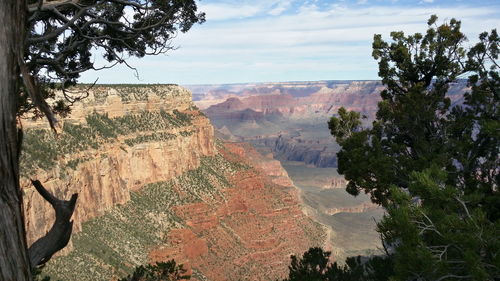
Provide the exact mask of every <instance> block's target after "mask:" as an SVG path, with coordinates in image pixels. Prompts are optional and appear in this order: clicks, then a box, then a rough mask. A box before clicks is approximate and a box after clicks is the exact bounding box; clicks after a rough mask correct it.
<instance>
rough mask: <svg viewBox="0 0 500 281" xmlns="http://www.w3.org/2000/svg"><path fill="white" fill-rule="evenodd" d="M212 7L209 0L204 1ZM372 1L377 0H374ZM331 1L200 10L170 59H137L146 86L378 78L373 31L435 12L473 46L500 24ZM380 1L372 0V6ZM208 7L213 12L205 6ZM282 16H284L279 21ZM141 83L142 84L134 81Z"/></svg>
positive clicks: (469, 10)
mask: <svg viewBox="0 0 500 281" xmlns="http://www.w3.org/2000/svg"><path fill="white" fill-rule="evenodd" d="M204 1H206V2H209V0H204ZM372 2H373V1H372ZM372 2H370V3H366V4H365V5H362V6H360V5H356V4H354V5H349V4H348V3H347V4H346V3H340V4H339V3H338V2H337V3H336V4H331V2H329V1H323V2H322V1H308V2H302V1H285V0H279V1H278V0H274V1H271V0H267V1H264V0H255V1H252V3H254V5H252V3H250V2H249V1H246V0H243V1H241V2H240V4H238V5H236V4H234V2H232V3H230V2H209V3H207V4H204V6H201V7H200V10H201V11H205V12H207V22H206V23H205V24H203V25H201V26H194V27H193V29H192V30H190V31H189V32H188V33H186V34H179V36H178V38H176V40H175V41H174V45H177V46H180V49H178V50H176V51H173V52H171V53H169V56H167V57H164V56H161V57H153V58H144V59H141V60H134V61H132V65H134V66H136V67H137V68H138V70H139V72H140V73H141V76H142V77H143V78H144V80H143V81H141V82H145V83H157V82H158V83H166V82H173V83H190V84H196V83H223V82H246V81H272V80H276V81H286V80H318V79H377V64H376V62H375V61H374V60H373V58H372V57H371V43H372V40H373V35H374V34H376V33H377V34H382V35H383V37H384V38H388V37H389V33H390V32H391V31H394V30H402V31H404V32H405V33H414V32H423V31H425V29H426V28H427V25H426V22H427V19H428V18H429V16H430V15H432V14H437V15H438V16H439V20H438V22H439V21H441V20H449V19H451V18H453V17H455V18H457V19H460V20H461V21H462V30H463V31H464V33H466V35H467V36H468V37H469V39H470V40H471V41H470V42H469V44H472V43H473V42H474V41H475V40H476V38H477V35H478V34H479V33H480V32H482V31H486V30H491V29H493V28H496V27H498V26H500V16H499V15H498V14H497V13H495V12H496V11H497V10H498V7H496V8H497V9H495V7H491V6H477V5H476V6H467V5H461V6H459V5H454V6H449V7H446V6H443V5H440V6H429V5H434V4H429V5H425V6H415V5H413V6H404V5H390V6H387V5H386V6H380V5H379V6H377V5H373V4H372ZM373 3H375V2H373ZM207 7H208V9H207ZM277 15H279V16H277ZM122 73H123V69H117V70H116V71H115V70H110V71H109V72H102V74H101V73H93V74H92V75H90V74H85V76H84V77H85V78H84V79H85V81H93V79H95V77H96V76H101V77H102V79H101V80H99V81H100V82H103V83H104V82H109V83H112V82H114V83H118V82H127V81H128V82H134V80H133V74H131V75H130V77H132V78H130V79H129V80H127V81H123V75H122ZM135 82H137V81H135Z"/></svg>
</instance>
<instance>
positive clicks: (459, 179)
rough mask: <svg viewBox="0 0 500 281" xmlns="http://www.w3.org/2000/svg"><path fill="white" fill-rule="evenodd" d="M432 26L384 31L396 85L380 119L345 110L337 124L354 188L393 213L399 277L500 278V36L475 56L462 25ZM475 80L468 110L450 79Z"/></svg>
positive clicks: (380, 45) (388, 234)
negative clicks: (454, 97) (455, 101)
mask: <svg viewBox="0 0 500 281" xmlns="http://www.w3.org/2000/svg"><path fill="white" fill-rule="evenodd" d="M436 20H437V17H436V16H432V17H431V18H430V20H429V22H428V25H429V29H428V30H427V32H426V33H425V34H420V33H416V34H414V35H408V36H406V35H405V34H404V33H403V32H392V33H391V37H392V41H393V42H391V43H387V42H385V41H384V40H382V37H381V36H380V35H375V37H374V43H373V57H374V58H375V59H376V60H378V62H379V75H380V76H381V78H382V83H383V84H384V85H385V86H386V89H385V90H384V91H382V93H381V97H382V101H381V102H380V103H379V110H378V112H377V115H376V120H375V121H374V122H373V124H372V126H371V127H370V128H362V127H361V122H359V114H355V113H352V112H347V111H346V110H345V109H341V110H339V116H338V117H332V119H331V120H330V122H329V127H330V130H331V133H332V135H334V136H335V137H336V138H337V141H338V143H339V144H340V145H341V146H342V150H341V151H340V152H339V153H338V161H339V163H338V164H339V172H340V173H341V174H343V175H344V176H345V177H346V179H347V180H348V181H349V184H348V187H347V191H348V192H349V193H351V194H353V195H357V194H358V193H359V192H360V191H362V190H364V191H365V192H366V193H369V194H370V195H371V198H372V201H373V202H375V203H378V204H381V205H382V206H384V207H385V208H386V209H387V215H386V216H385V217H384V219H383V220H382V222H380V223H379V231H380V232H381V234H382V236H383V242H384V243H385V244H386V245H388V246H389V249H390V253H391V255H393V256H392V257H391V259H393V262H394V271H395V275H394V277H395V278H396V279H397V280H458V279H466V280H493V279H494V278H497V277H498V276H500V243H499V239H498V237H499V235H500V220H499V218H500V212H499V208H500V193H499V190H498V180H499V169H498V167H499V157H498V155H499V152H500V123H499V114H498V113H499V112H498V110H499V108H500V103H499V93H500V91H499V90H500V79H499V74H498V67H499V64H498V43H499V37H498V34H497V32H496V30H492V31H491V33H486V32H485V33H482V34H481V35H480V36H479V39H480V41H479V43H477V44H476V45H475V46H474V47H473V48H471V49H469V50H465V48H464V47H463V45H464V44H463V43H464V42H465V40H466V38H465V36H464V35H463V33H462V32H461V31H460V22H459V21H457V20H455V19H451V20H450V22H449V23H445V24H442V25H440V26H437V25H436ZM467 74H468V75H470V76H469V82H468V83H469V84H468V85H469V87H470V91H469V93H467V94H466V95H465V96H464V100H463V104H459V105H455V106H451V102H450V99H449V98H448V97H446V93H447V91H448V89H449V86H450V83H453V82H454V81H456V80H457V78H459V77H460V75H467Z"/></svg>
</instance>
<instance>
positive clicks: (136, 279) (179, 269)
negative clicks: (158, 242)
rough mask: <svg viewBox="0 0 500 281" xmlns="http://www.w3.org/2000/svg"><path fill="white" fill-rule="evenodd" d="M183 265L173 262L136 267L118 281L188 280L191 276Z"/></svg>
mask: <svg viewBox="0 0 500 281" xmlns="http://www.w3.org/2000/svg"><path fill="white" fill-rule="evenodd" d="M186 272H187V270H186V269H184V267H183V265H182V264H181V265H177V264H176V262H175V261H174V260H170V261H167V262H157V263H156V264H154V265H151V264H148V265H146V266H143V265H141V266H138V267H136V268H135V270H134V272H133V273H132V275H129V276H127V277H125V278H122V279H120V280H119V281H178V280H189V279H191V276H189V275H187V274H186Z"/></svg>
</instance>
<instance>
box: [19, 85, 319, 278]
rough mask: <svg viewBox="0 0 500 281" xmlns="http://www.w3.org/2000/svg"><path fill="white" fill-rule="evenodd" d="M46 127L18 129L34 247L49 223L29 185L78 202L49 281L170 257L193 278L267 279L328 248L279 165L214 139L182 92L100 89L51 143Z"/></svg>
mask: <svg viewBox="0 0 500 281" xmlns="http://www.w3.org/2000/svg"><path fill="white" fill-rule="evenodd" d="M42 124H43V122H27V123H26V122H25V124H24V125H25V127H27V128H29V129H27V130H26V137H25V142H24V151H23V155H22V166H23V171H22V173H23V175H24V176H23V181H22V186H23V192H24V201H25V204H24V207H25V217H26V229H27V232H28V241H29V243H33V241H34V240H35V239H37V238H38V237H39V236H41V235H43V234H44V233H45V232H46V231H47V227H49V226H50V221H51V220H53V216H54V215H53V213H52V212H51V208H50V207H48V205H47V203H46V202H45V201H43V199H42V198H41V197H40V196H39V195H38V194H37V193H36V191H34V189H33V188H32V187H31V186H30V185H29V182H28V179H29V178H36V179H39V180H40V181H41V182H42V183H44V185H45V186H46V188H47V189H49V190H50V191H51V192H52V193H54V194H55V195H56V196H58V197H60V198H65V197H68V196H69V194H72V193H79V199H78V202H77V206H76V210H75V214H74V216H73V219H74V225H75V227H74V228H75V230H74V234H73V237H72V242H70V243H71V245H70V246H69V247H68V248H67V249H65V250H64V252H63V253H62V255H61V254H59V256H57V257H54V258H53V259H52V260H51V261H49V263H48V264H47V266H46V268H45V269H44V272H45V273H47V274H49V275H50V276H53V278H54V279H62V280H110V279H112V278H116V277H117V276H124V275H126V274H127V273H129V272H130V271H131V269H132V268H133V267H134V266H137V265H139V264H145V263H148V262H154V261H162V260H166V259H171V258H175V259H176V260H177V261H178V262H180V263H184V264H186V266H187V267H188V268H189V269H190V272H191V274H192V276H193V279H194V280H268V279H269V278H271V279H273V278H274V279H275V278H280V277H283V276H284V274H285V273H286V271H287V264H288V263H289V256H290V254H299V253H302V252H303V251H305V250H307V249H308V248H309V247H311V246H318V245H323V243H324V242H325V232H324V229H323V227H322V226H321V225H319V224H318V223H315V222H314V221H312V220H311V219H310V218H308V217H306V216H305V215H304V214H303V213H302V211H301V207H300V203H299V198H298V194H297V190H296V189H295V188H294V187H293V186H292V185H291V182H290V179H289V178H288V176H287V174H286V171H284V169H283V168H282V167H281V165H280V164H279V162H278V161H277V160H274V159H272V157H271V158H270V157H264V156H262V155H260V154H259V153H257V152H256V151H255V150H254V149H252V147H251V146H249V145H248V144H224V143H222V142H220V141H216V140H215V137H214V129H213V127H212V126H211V125H210V122H209V121H208V119H207V118H206V117H205V116H204V115H203V114H200V112H199V111H197V110H196V109H195V107H194V105H193V104H192V102H191V96H190V94H189V92H188V91H186V90H184V89H183V88H180V87H178V86H172V85H171V86H161V85H157V86H126V85H124V86H109V87H108V86H99V87H97V88H95V89H93V90H92V91H91V93H90V96H89V98H87V99H85V100H84V103H82V104H79V105H76V107H75V108H74V109H73V113H72V115H71V116H70V117H69V118H67V119H65V120H63V126H62V130H61V132H60V134H59V135H58V136H57V137H55V136H54V135H53V134H52V133H51V132H49V131H48V130H47V129H46V128H42V127H41V126H42Z"/></svg>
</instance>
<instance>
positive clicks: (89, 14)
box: [16, 0, 205, 117]
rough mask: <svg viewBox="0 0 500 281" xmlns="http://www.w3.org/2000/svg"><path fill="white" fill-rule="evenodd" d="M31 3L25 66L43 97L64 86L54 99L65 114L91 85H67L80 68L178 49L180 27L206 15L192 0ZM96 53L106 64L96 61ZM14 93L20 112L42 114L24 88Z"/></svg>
mask: <svg viewBox="0 0 500 281" xmlns="http://www.w3.org/2000/svg"><path fill="white" fill-rule="evenodd" d="M27 5H28V6H29V7H30V8H29V9H26V15H25V18H26V27H27V30H26V31H27V32H26V34H27V36H26V38H25V39H24V40H25V47H24V54H22V55H23V57H24V58H25V62H26V67H27V71H28V73H29V74H30V75H31V77H33V78H34V82H35V83H34V84H35V85H36V88H37V90H38V91H36V94H37V95H38V96H39V98H40V99H41V100H47V99H54V97H55V90H56V89H57V90H63V91H62V92H63V93H62V94H63V95H59V96H57V97H56V102H55V104H52V105H50V106H51V109H52V112H54V113H56V114H57V113H58V114H61V115H62V116H64V115H66V114H67V113H68V112H69V110H70V107H69V106H68V104H70V103H72V102H74V101H78V100H79V99H81V98H84V97H85V96H86V91H87V90H88V89H84V91H78V92H72V91H68V88H69V87H71V86H74V85H76V83H77V81H78V79H79V77H80V73H82V72H85V71H88V70H91V69H94V70H99V69H105V68H110V67H113V66H114V65H116V64H118V63H120V64H122V63H124V64H125V65H127V66H129V65H128V64H127V62H126V59H124V58H129V57H138V58H141V57H144V56H145V55H158V54H161V53H165V52H167V51H171V50H173V49H175V48H173V47H172V45H171V43H172V42H171V41H172V39H173V38H175V35H176V34H177V33H178V32H187V31H188V30H189V29H190V28H191V27H192V26H193V25H194V24H196V23H203V22H204V21H205V14H204V13H199V12H197V9H198V8H197V3H196V1H194V0H169V1H164V0H161V1H160V0H151V1H80V2H79V3H78V5H73V4H71V3H62V4H61V5H52V4H48V3H41V2H40V4H39V2H38V1H36V0H29V1H27ZM41 11H44V12H41ZM69 22H71V23H72V24H68V23H69ZM35 27H36V28H35ZM38 27H39V28H38ZM91 50H99V51H97V52H91ZM96 54H99V55H100V56H102V58H103V59H104V60H105V61H106V62H107V63H108V64H107V65H105V66H103V67H95V66H94V61H95V57H94V56H95V55H96ZM129 67H130V66H129ZM18 76H20V75H18ZM19 79H21V77H19ZM20 84H22V83H20ZM16 94H17V95H18V96H19V102H18V104H19V109H18V112H19V115H22V114H24V113H25V112H28V111H31V112H33V113H34V116H35V117H41V116H42V114H41V113H40V111H39V110H37V109H36V108H35V104H34V102H33V101H32V100H31V98H29V97H28V94H27V90H26V89H24V88H21V89H19V92H18V93H16ZM101 94H104V93H98V94H97V95H96V101H97V102H98V103H101V102H103V101H104V100H105V94H104V95H101ZM133 94H134V95H135V96H136V100H141V101H145V100H147V99H148V95H147V93H144V92H140V91H138V92H134V93H133ZM123 97H124V99H127V98H131V97H130V96H125V95H124V96H123Z"/></svg>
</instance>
